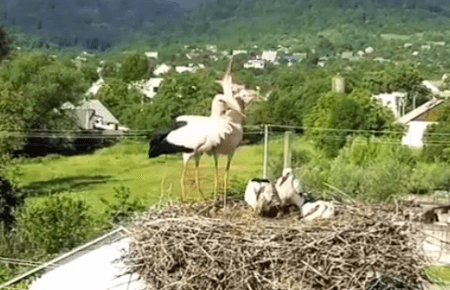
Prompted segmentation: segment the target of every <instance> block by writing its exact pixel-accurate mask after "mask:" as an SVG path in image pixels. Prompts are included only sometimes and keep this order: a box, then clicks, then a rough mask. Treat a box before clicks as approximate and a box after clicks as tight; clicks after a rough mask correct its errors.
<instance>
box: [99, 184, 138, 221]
mask: <svg viewBox="0 0 450 290" xmlns="http://www.w3.org/2000/svg"><path fill="white" fill-rule="evenodd" d="M114 191H115V192H116V193H115V194H114V198H115V199H116V200H117V202H116V203H110V202H109V201H107V200H106V199H104V198H101V199H100V201H101V202H102V203H104V204H105V205H106V206H107V210H106V213H107V214H108V215H109V216H110V218H111V221H112V222H113V223H117V222H120V221H122V220H124V219H125V218H128V217H130V216H132V215H133V214H134V213H135V212H136V211H143V210H145V209H146V206H145V204H144V203H143V202H142V200H139V199H134V200H133V201H131V200H130V189H129V188H128V187H124V186H121V187H119V188H116V187H115V188H114Z"/></svg>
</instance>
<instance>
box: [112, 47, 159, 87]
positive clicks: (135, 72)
mask: <svg viewBox="0 0 450 290" xmlns="http://www.w3.org/2000/svg"><path fill="white" fill-rule="evenodd" d="M119 71H120V76H121V78H122V80H123V81H124V82H126V83H129V82H131V81H138V80H141V79H144V78H148V77H150V75H151V67H150V63H149V60H148V58H147V57H146V56H145V55H144V54H142V53H134V54H130V55H128V56H127V57H126V58H125V59H124V60H123V62H122V65H121V67H120V70H119Z"/></svg>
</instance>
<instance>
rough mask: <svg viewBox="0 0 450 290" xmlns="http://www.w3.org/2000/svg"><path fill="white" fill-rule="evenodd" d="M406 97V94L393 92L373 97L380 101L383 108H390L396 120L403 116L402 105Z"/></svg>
mask: <svg viewBox="0 0 450 290" xmlns="http://www.w3.org/2000/svg"><path fill="white" fill-rule="evenodd" d="M406 96H407V93H406V92H392V93H385V94H378V95H373V96H372V97H373V98H375V99H378V100H380V101H381V103H382V104H383V106H385V107H388V108H389V109H390V110H391V111H392V112H393V113H394V116H395V118H397V119H398V118H400V117H401V115H402V105H403V103H404V101H405V98H406Z"/></svg>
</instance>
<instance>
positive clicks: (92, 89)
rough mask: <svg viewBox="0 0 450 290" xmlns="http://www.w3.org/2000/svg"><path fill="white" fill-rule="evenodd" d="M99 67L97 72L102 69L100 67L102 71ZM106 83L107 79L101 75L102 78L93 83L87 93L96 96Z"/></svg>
mask: <svg viewBox="0 0 450 290" xmlns="http://www.w3.org/2000/svg"><path fill="white" fill-rule="evenodd" d="M99 69H100V68H99ZM99 69H97V72H100V71H101V69H100V71H99ZM104 85H105V81H104V80H103V78H102V77H100V79H99V80H98V81H96V82H95V83H93V84H92V86H91V87H90V88H89V89H88V90H87V92H86V93H85V95H93V96H95V95H96V94H97V92H98V90H100V88H101V87H102V86H104Z"/></svg>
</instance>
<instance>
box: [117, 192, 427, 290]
mask: <svg viewBox="0 0 450 290" xmlns="http://www.w3.org/2000/svg"><path fill="white" fill-rule="evenodd" d="M222 204H223V200H222V197H220V199H219V197H218V198H217V200H214V201H210V202H208V203H201V204H194V205H186V204H185V205H180V206H176V207H170V208H166V209H165V210H163V211H160V212H151V213H149V214H148V215H147V216H146V217H144V218H143V219H142V220H140V221H138V222H136V223H135V224H133V225H132V226H131V227H129V228H128V233H129V237H130V239H131V244H130V246H131V247H130V249H131V250H130V253H129V254H128V256H127V257H126V261H127V263H128V264H129V266H130V267H131V271H132V272H135V273H137V274H139V275H140V276H141V277H142V278H143V279H144V281H145V283H146V286H147V289H199V290H206V289H233V290H235V289H248V290H256V289H330V290H331V289H345V290H348V289H423V286H422V285H423V282H424V281H425V280H424V279H423V277H422V276H421V270H422V269H423V267H424V266H425V258H424V256H423V255H422V254H421V252H420V251H419V248H420V246H421V242H422V236H421V235H420V234H419V233H420V231H419V229H418V227H417V226H416V225H415V223H414V222H413V221H414V220H417V219H418V218H419V217H418V214H416V213H415V211H414V208H413V204H412V202H402V203H395V204H367V203H357V204H352V205H344V204H339V205H338V206H337V210H338V215H337V217H336V218H334V219H327V220H314V221H303V220H301V218H300V217H299V216H298V215H291V216H289V217H285V218H282V219H265V218H261V217H257V216H255V214H254V212H253V211H252V210H251V209H250V208H248V207H246V206H245V205H244V204H243V203H242V202H240V201H236V200H232V199H228V204H227V206H228V207H227V208H226V209H223V208H222Z"/></svg>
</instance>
